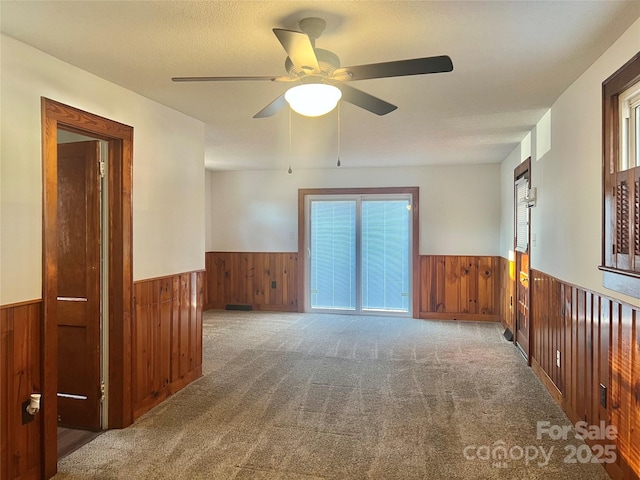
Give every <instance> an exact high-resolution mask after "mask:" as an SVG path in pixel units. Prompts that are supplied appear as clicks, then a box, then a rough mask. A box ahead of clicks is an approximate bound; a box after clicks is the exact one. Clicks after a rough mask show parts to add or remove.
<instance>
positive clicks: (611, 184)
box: [600, 53, 640, 298]
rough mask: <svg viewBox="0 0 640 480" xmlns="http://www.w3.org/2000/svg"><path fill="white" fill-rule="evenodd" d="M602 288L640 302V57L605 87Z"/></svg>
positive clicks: (603, 108)
mask: <svg viewBox="0 0 640 480" xmlns="http://www.w3.org/2000/svg"><path fill="white" fill-rule="evenodd" d="M602 115H603V120H602V121H603V142H602V144H603V145H602V146H603V157H602V161H603V169H602V171H603V242H602V266H601V267H600V269H601V270H603V271H604V277H603V278H604V280H603V283H604V286H605V287H607V288H611V289H613V290H616V291H619V292H622V293H626V294H628V295H632V296H634V297H637V298H640V53H639V54H637V55H636V56H635V57H634V58H632V59H631V60H630V61H629V62H627V64H626V65H624V66H623V67H622V68H620V69H619V70H618V71H617V72H616V73H614V74H613V75H612V76H611V77H609V78H608V79H607V80H605V81H604V82H603V84H602Z"/></svg>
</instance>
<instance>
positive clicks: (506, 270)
mask: <svg viewBox="0 0 640 480" xmlns="http://www.w3.org/2000/svg"><path fill="white" fill-rule="evenodd" d="M499 263H500V292H499V296H500V304H501V306H500V320H501V322H502V326H503V327H504V328H508V329H509V330H511V332H512V333H513V332H515V328H516V321H515V310H514V305H513V302H514V297H515V278H516V264H515V262H510V261H509V260H507V259H506V258H504V257H499Z"/></svg>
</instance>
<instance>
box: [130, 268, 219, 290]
mask: <svg viewBox="0 0 640 480" xmlns="http://www.w3.org/2000/svg"><path fill="white" fill-rule="evenodd" d="M206 271H207V270H206V268H202V269H200V270H192V271H190V272H183V273H172V274H170V275H161V276H159V277H151V278H144V279H141V280H134V281H133V286H134V287H135V286H136V285H138V284H141V283H146V282H155V281H156V280H166V279H169V278H174V277H176V276H180V275H184V274H185V273H203V274H204V273H205V272H206Z"/></svg>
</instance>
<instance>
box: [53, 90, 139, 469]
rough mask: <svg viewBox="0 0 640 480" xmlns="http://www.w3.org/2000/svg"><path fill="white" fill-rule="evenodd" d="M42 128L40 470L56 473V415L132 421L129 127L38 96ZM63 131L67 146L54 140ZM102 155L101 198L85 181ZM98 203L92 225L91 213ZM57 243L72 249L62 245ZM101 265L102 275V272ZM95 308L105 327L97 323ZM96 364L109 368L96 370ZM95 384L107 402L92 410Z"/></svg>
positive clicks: (112, 423)
mask: <svg viewBox="0 0 640 480" xmlns="http://www.w3.org/2000/svg"><path fill="white" fill-rule="evenodd" d="M42 126H43V132H42V138H43V198H44V202H43V292H42V298H43V304H44V308H43V317H44V335H43V350H42V359H43V361H42V378H43V386H42V415H43V417H44V420H43V422H42V425H43V430H42V451H43V464H44V477H45V478H51V477H52V476H53V475H55V473H56V471H57V461H58V425H59V422H60V423H62V424H66V425H68V426H72V427H74V428H77V427H80V428H82V429H86V430H98V431H99V430H100V429H102V428H105V429H106V428H122V427H126V426H128V425H130V424H131V423H132V422H133V411H132V400H131V368H130V367H131V317H132V311H133V295H132V291H133V275H132V180H133V178H132V173H133V168H132V167H133V156H132V147H133V128H132V127H129V126H127V125H123V124H121V123H118V122H114V121H112V120H108V119H105V118H103V117H99V116H97V115H93V114H91V113H88V112H84V111H82V110H78V109H76V108H73V107H70V106H67V105H63V104H61V103H58V102H55V101H52V100H49V99H46V98H43V99H42ZM65 136H66V137H67V138H68V139H69V140H70V141H69V142H64V141H63V144H64V145H71V146H69V147H68V148H67V147H65V146H62V145H58V139H59V137H60V138H63V139H64V137H65ZM67 150H72V151H67ZM105 155H106V158H103V160H106V162H105V176H106V180H105V181H104V182H105V185H104V187H105V190H107V191H108V192H109V193H110V194H109V195H108V196H107V197H106V198H103V197H102V196H101V194H100V182H101V180H96V181H95V182H94V180H91V179H95V178H96V176H97V177H98V178H99V176H100V164H99V163H98V161H97V157H98V156H105ZM90 157H91V158H93V157H95V158H96V160H95V161H94V160H91V161H88V160H87V158H90ZM88 179H89V180H88ZM79 186H82V187H81V188H80V187H79ZM65 189H68V190H69V191H65ZM101 199H104V200H105V201H104V204H102V205H101V203H100V202H101ZM83 202H84V206H83V208H80V205H82V204H83ZM89 204H90V205H91V208H88V207H86V205H89ZM65 209H66V210H68V212H66V211H65ZM107 210H108V215H105V216H104V221H103V224H102V227H101V226H100V224H99V222H100V215H101V213H104V212H105V211H107ZM67 213H69V215H67ZM70 219H73V220H72V223H71V224H70V225H66V224H65V223H66V222H69V221H70ZM96 222H98V223H96ZM107 230H108V235H107ZM65 232H66V233H65ZM65 235H67V237H65ZM72 237H73V238H72ZM64 242H68V245H67V247H71V246H74V248H69V249H68V251H65V248H66V247H65V248H61V244H63V243H64ZM101 244H102V245H103V250H104V251H103V252H102V253H101V251H100V250H101V249H100V245H101ZM96 246H97V248H96ZM78 252H83V253H81V254H78ZM107 271H108V277H104V276H103V275H102V274H101V272H107ZM78 272H83V273H78ZM107 306H108V309H107ZM101 312H102V314H103V317H104V320H105V325H108V328H101V327H100V325H101V323H100V314H101ZM63 330H64V332H63ZM59 331H60V333H61V335H59ZM101 333H102V335H101ZM77 345H82V346H81V347H79V348H76V347H77ZM101 352H102V355H101V354H100V353H101ZM101 359H103V360H101ZM104 359H106V360H104ZM85 362H86V363H85ZM101 362H102V364H103V365H102V366H104V370H105V371H107V370H108V374H105V375H104V376H103V378H101V376H102V371H103V369H102V367H101ZM77 363H83V365H82V366H81V367H82V368H80V369H77V368H76V367H78V365H76V364H77ZM70 372H72V373H71V374H70ZM77 376H82V381H78V380H79V379H78V378H76V377H77ZM69 377H73V378H69ZM103 383H104V385H105V386H106V387H108V388H107V390H106V392H105V394H106V399H108V406H107V404H104V407H105V408H102V409H101V408H100V402H101V399H102V393H103V392H102V384H103ZM59 393H61V394H63V395H62V396H59V395H58V394H59ZM59 399H60V400H59Z"/></svg>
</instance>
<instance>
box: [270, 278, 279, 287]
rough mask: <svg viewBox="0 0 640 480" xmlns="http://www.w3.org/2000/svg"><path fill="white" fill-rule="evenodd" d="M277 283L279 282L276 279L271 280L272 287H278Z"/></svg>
mask: <svg viewBox="0 0 640 480" xmlns="http://www.w3.org/2000/svg"><path fill="white" fill-rule="evenodd" d="M276 285H277V284H276V281H275V280H274V281H272V282H271V288H278V287H277V286H276Z"/></svg>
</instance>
